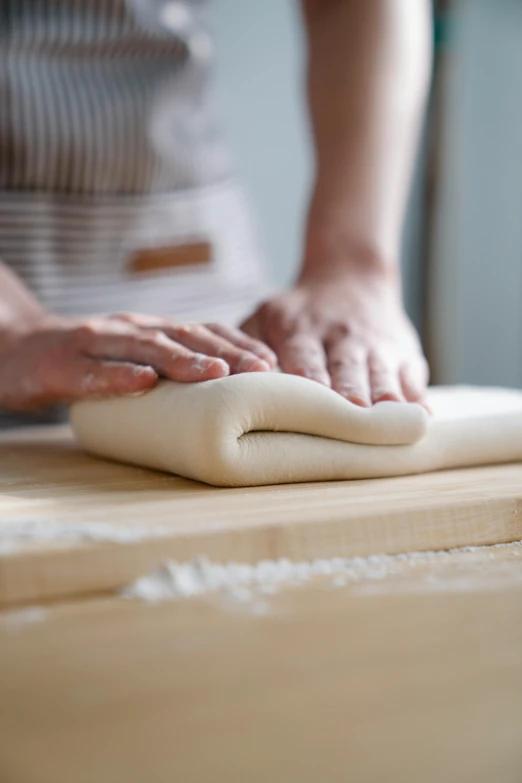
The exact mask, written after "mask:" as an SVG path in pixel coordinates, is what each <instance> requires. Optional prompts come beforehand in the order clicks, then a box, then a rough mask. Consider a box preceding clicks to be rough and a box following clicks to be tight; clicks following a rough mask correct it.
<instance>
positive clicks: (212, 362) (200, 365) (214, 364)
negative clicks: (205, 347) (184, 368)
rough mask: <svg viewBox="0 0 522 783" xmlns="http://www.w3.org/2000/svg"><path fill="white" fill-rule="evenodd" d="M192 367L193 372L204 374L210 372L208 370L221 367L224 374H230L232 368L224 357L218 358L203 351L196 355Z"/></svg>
mask: <svg viewBox="0 0 522 783" xmlns="http://www.w3.org/2000/svg"><path fill="white" fill-rule="evenodd" d="M190 369H191V370H192V371H193V372H198V373H202V374H203V373H205V372H208V370H217V369H219V370H220V371H221V374H222V375H228V373H229V370H230V368H229V366H228V364H227V363H226V362H225V361H224V360H223V359H217V358H214V357H212V356H205V354H202V353H199V354H196V355H195V357H194V359H193V361H192V364H191V366H190Z"/></svg>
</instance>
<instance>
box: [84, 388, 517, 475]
mask: <svg viewBox="0 0 522 783" xmlns="http://www.w3.org/2000/svg"><path fill="white" fill-rule="evenodd" d="M429 401H430V404H431V406H432V408H433V411H434V416H433V418H430V417H429V416H428V414H427V413H426V411H425V410H424V409H423V408H422V407H421V406H419V405H415V404H412V403H396V402H382V403H378V404H377V405H375V406H374V407H372V408H360V407H357V406H355V405H353V404H352V403H350V402H348V401H347V400H344V399H343V398H342V397H340V396H339V395H338V394H336V393H335V392H333V391H331V390H330V389H327V388H326V387H324V386H320V385H319V384H317V383H315V382H313V381H309V380H306V379H304V378H298V377H296V376H292V375H282V374H279V373H246V374H243V375H234V376H230V377H228V378H221V379H219V380H214V381H206V382H203V383H196V384H181V383H171V382H168V381H163V382H161V383H160V384H159V385H158V386H157V387H156V388H155V389H154V390H153V391H151V392H148V393H147V394H144V395H142V396H139V397H120V398H117V399H116V398H115V399H106V400H92V401H84V402H80V403H76V404H75V405H74V406H73V407H72V410H71V423H72V426H73V429H74V432H75V434H76V437H77V438H78V440H79V442H80V443H81V444H82V445H83V446H84V447H85V448H86V449H87V450H88V451H90V452H92V453H93V454H99V455H101V456H104V457H109V458H111V459H116V460H121V461H123V462H131V463H134V464H136V465H143V466H145V467H150V468H158V469H159V470H165V471H168V472H170V473H176V474H178V475H180V476H186V477H187V478H191V479H196V480H198V481H204V482H207V483H208V484H215V485H217V486H230V487H240V486H254V485H261V484H283V483H287V482H300V481H325V480H333V479H363V478H377V477H381V476H400V475H406V474H410V473H422V472H426V471H432V470H438V469H440V468H453V467H458V466H464V465H480V464H488V463H494V462H509V461H514V460H519V459H522V392H518V391H513V390H507V389H480V388H466V387H454V388H433V389H431V390H430V392H429Z"/></svg>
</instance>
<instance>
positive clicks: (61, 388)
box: [54, 359, 158, 402]
mask: <svg viewBox="0 0 522 783" xmlns="http://www.w3.org/2000/svg"><path fill="white" fill-rule="evenodd" d="M157 380H158V376H157V374H156V372H155V371H154V370H153V369H152V367H145V366H141V365H136V364H131V363H129V362H103V361H101V362H97V361H95V360H92V359H77V360H76V361H74V362H73V363H72V364H71V365H70V366H68V367H67V368H66V369H64V370H63V371H62V372H61V373H60V376H59V377H57V378H55V382H54V385H55V387H57V388H55V390H54V391H55V393H57V394H58V397H59V398H60V399H62V400H67V401H70V402H72V401H74V400H80V399H84V398H87V397H104V396H122V395H129V394H139V393H141V392H145V391H148V390H149V389H152V388H153V387H154V386H155V385H156V382H157Z"/></svg>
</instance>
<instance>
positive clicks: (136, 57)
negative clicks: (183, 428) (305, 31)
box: [0, 0, 268, 423]
mask: <svg viewBox="0 0 522 783" xmlns="http://www.w3.org/2000/svg"><path fill="white" fill-rule="evenodd" d="M212 64H213V42H212V37H211V34H210V28H209V18H208V7H207V2H206V0H172V2H167V1H166V0H0V258H1V259H2V260H3V261H4V263H6V264H7V265H8V266H9V267H11V268H12V269H13V270H14V271H15V272H16V273H17V274H18V275H19V276H20V277H21V278H22V279H23V280H24V281H25V282H26V284H27V285H28V286H29V288H30V289H31V290H32V291H33V292H34V293H35V294H36V296H37V297H38V299H39V300H40V302H42V303H43V304H44V305H45V306H46V307H47V308H49V309H51V310H53V311H55V312H57V313H60V314H62V315H85V314H91V313H109V312H118V311H135V312H143V313H149V314H157V315H161V314H165V315H171V316H173V317H175V318H178V319H184V320H197V321H222V322H224V323H234V322H236V323H237V322H238V321H239V320H240V319H241V318H242V317H244V316H246V315H247V314H248V313H249V311H250V310H251V309H252V308H253V307H254V306H255V304H256V302H257V301H259V299H260V298H262V297H263V296H265V295H266V293H267V290H268V289H267V286H266V282H265V280H264V277H263V272H262V265H261V263H260V259H259V254H258V250H257V246H256V241H255V236H254V232H253V229H252V226H251V223H250V218H249V214H248V209H247V205H246V203H245V199H244V196H243V193H242V191H241V189H240V188H239V187H238V185H237V183H236V182H235V180H234V177H233V176H232V173H231V167H230V162H229V160H228V158H227V155H226V151H225V149H224V147H223V144H222V142H221V138H220V134H219V127H218V124H217V121H216V116H215V111H214V107H213V102H212V94H211V90H210V89H209V76H210V73H211V69H212ZM1 419H2V417H1V415H0V420H1ZM3 420H4V423H5V416H4V417H3ZM10 421H12V422H13V421H14V418H12V419H10Z"/></svg>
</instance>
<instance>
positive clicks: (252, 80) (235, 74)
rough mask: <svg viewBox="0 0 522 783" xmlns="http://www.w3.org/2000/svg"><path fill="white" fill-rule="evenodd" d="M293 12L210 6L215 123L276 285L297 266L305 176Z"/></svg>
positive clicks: (254, 4) (255, 4)
mask: <svg viewBox="0 0 522 783" xmlns="http://www.w3.org/2000/svg"><path fill="white" fill-rule="evenodd" d="M297 11H298V3H297V2H290V1H289V0H240V1H239V0H215V2H214V29H215V34H216V42H217V53H218V69H217V87H218V90H219V96H220V108H221V115H222V120H223V121H224V125H225V130H226V132H227V135H228V138H229V141H230V146H231V151H232V156H233V158H234V161H235V163H236V165H237V170H238V173H239V176H240V177H241V179H242V182H243V184H244V186H245V187H246V190H247V193H248V195H249V196H250V198H251V201H252V204H253V207H254V211H255V218H256V221H257V225H258V228H259V235H260V239H261V244H262V247H263V249H264V251H265V255H266V258H267V262H268V264H269V266H270V269H271V271H272V273H273V276H274V278H275V279H276V280H277V282H279V283H286V282H288V281H289V279H290V278H291V276H292V274H293V273H294V271H295V269H296V267H297V264H298V262H299V255H300V247H301V226H302V221H303V212H304V210H305V209H306V198H307V192H308V186H309V182H310V177H311V171H312V161H311V154H310V150H309V145H308V138H307V130H306V127H307V126H306V117H305V113H304V109H303V102H302V99H301V60H302V41H301V35H300V32H301V31H300V19H299V16H298V13H297Z"/></svg>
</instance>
